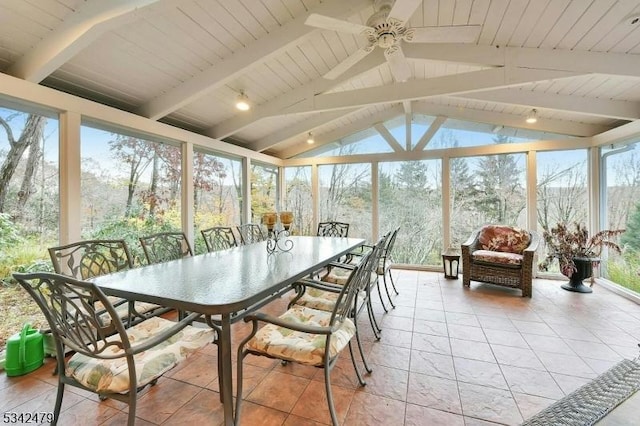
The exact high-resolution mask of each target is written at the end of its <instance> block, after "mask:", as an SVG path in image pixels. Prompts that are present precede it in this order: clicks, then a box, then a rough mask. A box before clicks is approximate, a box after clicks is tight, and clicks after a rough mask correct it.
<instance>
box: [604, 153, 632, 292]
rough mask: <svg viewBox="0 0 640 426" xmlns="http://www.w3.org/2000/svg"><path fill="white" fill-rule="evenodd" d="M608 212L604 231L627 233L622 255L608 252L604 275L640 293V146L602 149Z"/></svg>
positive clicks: (624, 237)
mask: <svg viewBox="0 0 640 426" xmlns="http://www.w3.org/2000/svg"><path fill="white" fill-rule="evenodd" d="M601 153H602V166H603V176H602V178H603V181H604V184H605V191H604V194H603V197H604V198H605V200H606V203H605V205H606V209H605V212H604V215H603V217H602V218H601V219H602V225H603V229H610V230H614V229H626V231H625V233H624V234H622V236H621V237H620V245H621V246H622V255H617V253H615V252H613V251H611V250H609V251H608V252H605V256H603V258H604V261H603V262H602V263H603V264H602V268H601V269H602V273H603V275H604V276H605V277H606V278H608V279H610V280H611V281H614V282H616V283H618V284H620V285H622V286H625V287H627V288H629V289H631V290H633V291H636V292H638V293H640V260H639V259H640V144H638V143H631V144H629V145H628V146H626V147H622V148H607V149H602V150H601Z"/></svg>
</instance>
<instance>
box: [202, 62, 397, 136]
mask: <svg viewBox="0 0 640 426" xmlns="http://www.w3.org/2000/svg"><path fill="white" fill-rule="evenodd" d="M385 63H386V59H385V58H384V54H383V52H382V51H381V50H380V49H376V51H374V52H372V53H371V54H370V55H368V56H367V57H366V58H364V59H363V60H362V61H360V62H358V63H357V64H356V65H355V66H353V67H351V68H350V69H349V70H348V71H347V72H345V73H344V74H342V75H341V76H340V77H339V78H338V79H336V80H328V79H326V78H323V77H318V78H317V79H315V80H313V81H310V82H309V83H307V84H305V85H303V86H300V87H298V88H296V89H293V90H291V91H289V92H286V93H284V94H282V95H280V96H278V97H277V98H274V99H272V100H270V101H268V102H266V103H263V104H261V105H257V106H255V107H254V108H252V109H251V110H249V111H247V112H245V113H241V114H237V115H236V116H234V117H233V118H230V119H228V120H226V121H223V122H221V123H218V124H216V125H215V126H213V127H211V128H210V129H208V130H207V131H206V132H205V133H206V134H207V136H211V137H212V138H214V139H223V138H226V137H228V136H230V135H232V134H234V133H236V132H239V131H240V130H242V129H244V128H246V127H248V126H250V125H251V124H253V123H255V122H257V121H259V120H262V119H263V118H268V117H273V116H276V115H281V112H282V110H284V109H287V110H289V111H290V110H292V109H295V106H296V105H298V104H301V103H303V102H304V101H305V100H308V99H312V98H313V96H315V95H316V94H318V93H324V92H326V91H328V90H331V89H332V88H334V87H336V86H339V85H340V84H342V83H344V82H345V81H348V80H350V79H352V78H354V77H356V76H358V75H360V74H362V73H365V72H367V71H369V70H371V69H373V68H376V67H379V66H382V65H384V64H385Z"/></svg>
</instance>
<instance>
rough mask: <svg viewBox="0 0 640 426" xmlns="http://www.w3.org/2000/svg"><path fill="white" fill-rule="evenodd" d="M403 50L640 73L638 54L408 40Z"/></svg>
mask: <svg viewBox="0 0 640 426" xmlns="http://www.w3.org/2000/svg"><path fill="white" fill-rule="evenodd" d="M402 50H403V51H404V54H405V56H406V57H408V58H413V59H426V60H434V61H445V62H457V63H463V64H472V65H484V66H494V67H501V66H506V65H510V66H513V67H522V68H537V69H549V70H556V71H570V72H577V73H583V74H584V73H596V74H608V75H619V76H628V77H640V55H635V54H626V53H609V52H588V51H577V50H563V49H539V48H531V47H501V46H487V45H472V44H452V43H429V44H425V43H405V44H403V45H402Z"/></svg>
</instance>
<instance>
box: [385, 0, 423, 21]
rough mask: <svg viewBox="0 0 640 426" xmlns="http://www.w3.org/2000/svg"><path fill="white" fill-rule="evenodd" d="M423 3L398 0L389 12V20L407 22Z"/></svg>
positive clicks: (415, 0) (414, 0) (419, 0)
mask: <svg viewBox="0 0 640 426" xmlns="http://www.w3.org/2000/svg"><path fill="white" fill-rule="evenodd" d="M421 3H422V0H396V2H395V4H394V5H393V7H392V8H391V11H390V12H389V19H397V20H398V21H400V22H407V21H408V20H409V18H411V15H413V12H415V11H416V9H417V8H418V6H420V4H421Z"/></svg>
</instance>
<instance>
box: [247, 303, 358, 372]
mask: <svg viewBox="0 0 640 426" xmlns="http://www.w3.org/2000/svg"><path fill="white" fill-rule="evenodd" d="M280 318H281V319H283V320H285V321H287V322H291V323H294V324H299V325H305V326H316V327H327V326H328V325H329V321H330V319H331V312H325V311H320V310H317V309H311V308H307V307H305V306H299V305H295V306H293V307H292V308H291V309H289V310H288V311H286V312H285V313H284V314H282V315H280ZM355 332H356V328H355V325H354V324H353V322H352V321H351V320H350V319H348V318H347V319H345V320H344V321H343V322H342V324H341V325H340V327H339V328H338V330H336V331H335V332H334V333H332V335H331V340H330V345H329V356H330V357H331V358H333V357H335V356H337V355H338V353H340V351H341V350H342V349H344V347H345V346H346V345H347V344H348V343H349V341H350V340H351V338H352V337H353V336H354V335H355ZM326 343H327V336H325V335H322V334H310V333H303V332H300V331H293V330H291V329H288V328H284V327H279V326H277V325H274V324H267V325H265V326H264V327H262V328H261V329H260V330H258V332H257V333H256V335H255V336H253V338H252V339H251V340H249V342H247V346H246V348H247V349H248V350H249V351H251V352H254V353H261V354H264V355H267V356H271V357H273V358H279V359H285V360H289V361H294V362H298V363H301V364H306V365H313V366H322V365H323V363H324V352H325V347H326Z"/></svg>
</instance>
